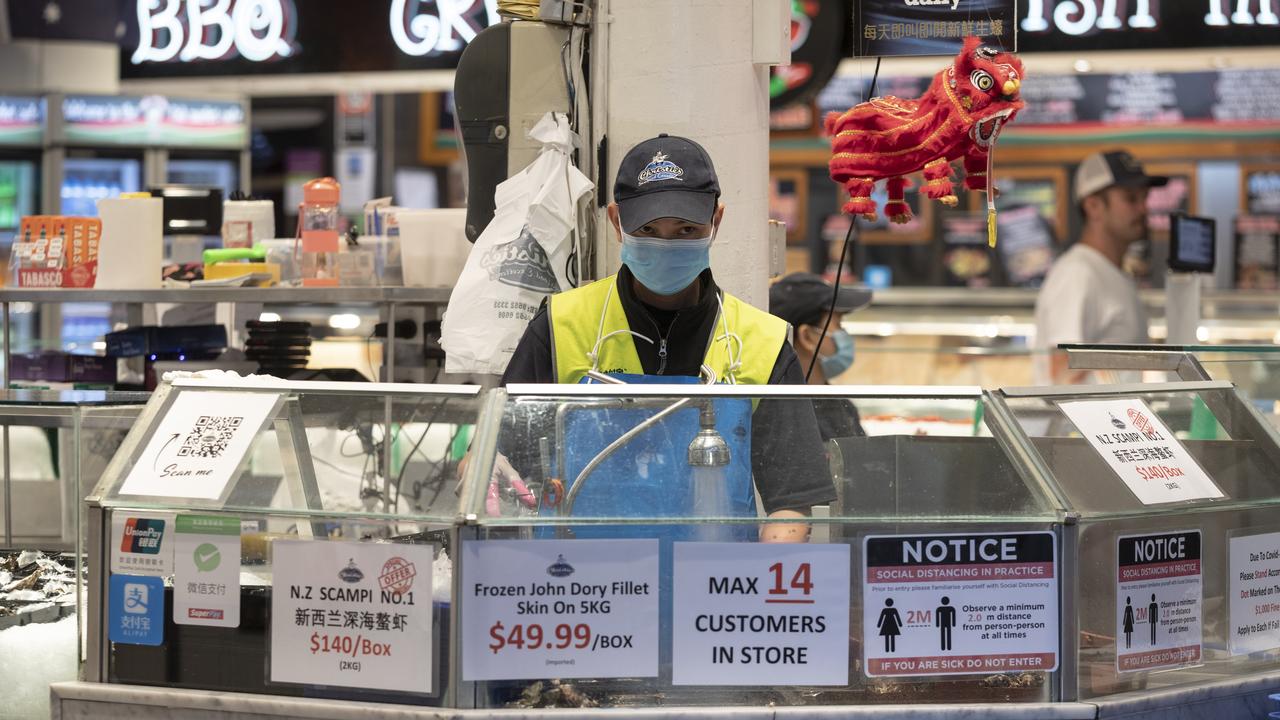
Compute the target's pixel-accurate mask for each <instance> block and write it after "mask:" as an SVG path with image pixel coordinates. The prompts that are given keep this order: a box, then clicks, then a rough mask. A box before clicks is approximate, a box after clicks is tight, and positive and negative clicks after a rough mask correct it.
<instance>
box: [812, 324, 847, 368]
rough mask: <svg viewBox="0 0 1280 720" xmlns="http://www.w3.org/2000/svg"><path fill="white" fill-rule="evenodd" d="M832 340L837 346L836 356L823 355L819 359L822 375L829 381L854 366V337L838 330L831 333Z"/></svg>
mask: <svg viewBox="0 0 1280 720" xmlns="http://www.w3.org/2000/svg"><path fill="white" fill-rule="evenodd" d="M831 339H832V341H834V342H835V344H836V352H835V354H834V355H823V356H821V357H820V358H819V359H818V362H821V363H822V374H823V375H825V376H826V378H827V379H828V380H830V379H832V378H834V377H836V376H837V375H841V374H843V373H844V371H846V370H848V369H849V368H850V367H852V366H853V336H852V335H850V334H849V333H847V332H845V331H844V330H836V331H834V332H832V333H831Z"/></svg>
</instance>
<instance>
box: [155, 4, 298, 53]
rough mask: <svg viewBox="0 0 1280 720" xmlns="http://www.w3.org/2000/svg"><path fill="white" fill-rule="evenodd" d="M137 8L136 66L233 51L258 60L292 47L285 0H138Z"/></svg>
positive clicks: (289, 7)
mask: <svg viewBox="0 0 1280 720" xmlns="http://www.w3.org/2000/svg"><path fill="white" fill-rule="evenodd" d="M137 12H138V48H137V49H136V50H134V52H133V55H132V57H131V58H130V61H131V62H132V63H133V64H135V65H140V64H142V63H146V62H169V61H171V60H174V59H175V58H176V59H178V60H180V61H182V62H190V61H192V60H222V59H224V58H227V57H230V56H233V55H239V56H240V57H243V58H245V59H246V60H251V61H254V62H260V61H263V60H270V59H271V58H274V57H288V56H289V55H290V54H291V53H292V52H293V46H292V44H291V42H290V40H291V37H290V36H291V34H292V32H291V31H292V28H293V25H294V23H293V22H292V20H293V15H294V10H293V3H291V2H287V0H214V3H213V4H212V5H208V4H207V2H206V1H205V0H138V7H137Z"/></svg>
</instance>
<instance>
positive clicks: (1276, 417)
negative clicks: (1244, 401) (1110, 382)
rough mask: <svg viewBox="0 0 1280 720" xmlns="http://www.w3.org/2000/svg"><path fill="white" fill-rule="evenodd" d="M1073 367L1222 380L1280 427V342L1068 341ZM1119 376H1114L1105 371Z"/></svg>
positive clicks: (1150, 377) (1149, 377) (1157, 378)
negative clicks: (1116, 343)
mask: <svg viewBox="0 0 1280 720" xmlns="http://www.w3.org/2000/svg"><path fill="white" fill-rule="evenodd" d="M1063 347H1064V349H1065V350H1066V351H1067V361H1068V365H1069V366H1070V367H1071V368H1073V369H1079V370H1095V371H1101V372H1103V373H1115V372H1124V371H1142V372H1143V379H1145V380H1146V381H1148V382H1176V381H1179V380H1183V381H1196V380H1220V381H1223V382H1230V383H1233V384H1234V385H1235V386H1236V387H1238V388H1239V389H1240V391H1241V392H1243V393H1244V395H1245V396H1246V397H1248V398H1249V399H1250V400H1251V401H1252V402H1253V404H1254V406H1255V407H1257V408H1258V411H1259V412H1261V413H1262V414H1263V415H1265V416H1267V417H1268V419H1270V420H1271V422H1272V424H1273V425H1275V426H1276V427H1280V346H1277V345H1065V346H1063ZM1104 377H1106V378H1109V377H1114V375H1104Z"/></svg>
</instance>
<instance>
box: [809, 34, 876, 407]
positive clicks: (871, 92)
mask: <svg viewBox="0 0 1280 720" xmlns="http://www.w3.org/2000/svg"><path fill="white" fill-rule="evenodd" d="M879 78H880V58H879V57H877V58H876V69H875V71H874V72H873V73H872V74H871V87H869V88H867V100H866V101H867V102H871V98H873V97H875V96H876V80H878V79H879ZM856 222H857V218H856V217H853V216H850V218H849V230H848V232H846V233H845V234H844V243H843V244H842V245H841V247H840V259H839V260H838V261H836V277H835V282H833V283H831V285H832V288H833V289H832V292H831V305H830V307H828V308H827V318H826V320H824V321H823V323H822V332H821V333H820V334H819V335H818V344H817V345H815V346H814V349H813V357H811V358H809V368H808V369H807V370H805V371H804V381H805V383H808V382H809V377H810V376H812V375H813V367H814V365H816V364H817V363H818V350H820V349H821V348H822V343H823V342H825V341H826V339H827V328H828V327H830V326H831V318H832V317H833V316H834V315H835V313H836V301H837V300H839V299H840V277H841V276H842V275H843V274H844V259H845V256H846V255H848V253H849V245H851V244H852V242H853V227H854V224H855V223H856Z"/></svg>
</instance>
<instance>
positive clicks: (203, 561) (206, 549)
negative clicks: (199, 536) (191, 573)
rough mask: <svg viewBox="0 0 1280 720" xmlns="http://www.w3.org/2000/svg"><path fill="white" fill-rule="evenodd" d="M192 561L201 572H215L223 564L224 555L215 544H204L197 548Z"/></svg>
mask: <svg viewBox="0 0 1280 720" xmlns="http://www.w3.org/2000/svg"><path fill="white" fill-rule="evenodd" d="M192 559H193V560H194V561H195V563H196V569H197V570H199V571H200V572H213V571H214V570H217V569H218V565H219V564H220V563H221V562H222V553H220V552H218V548H217V546H215V545H214V544H213V543H202V544H200V545H198V546H196V551H195V553H193V555H192Z"/></svg>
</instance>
